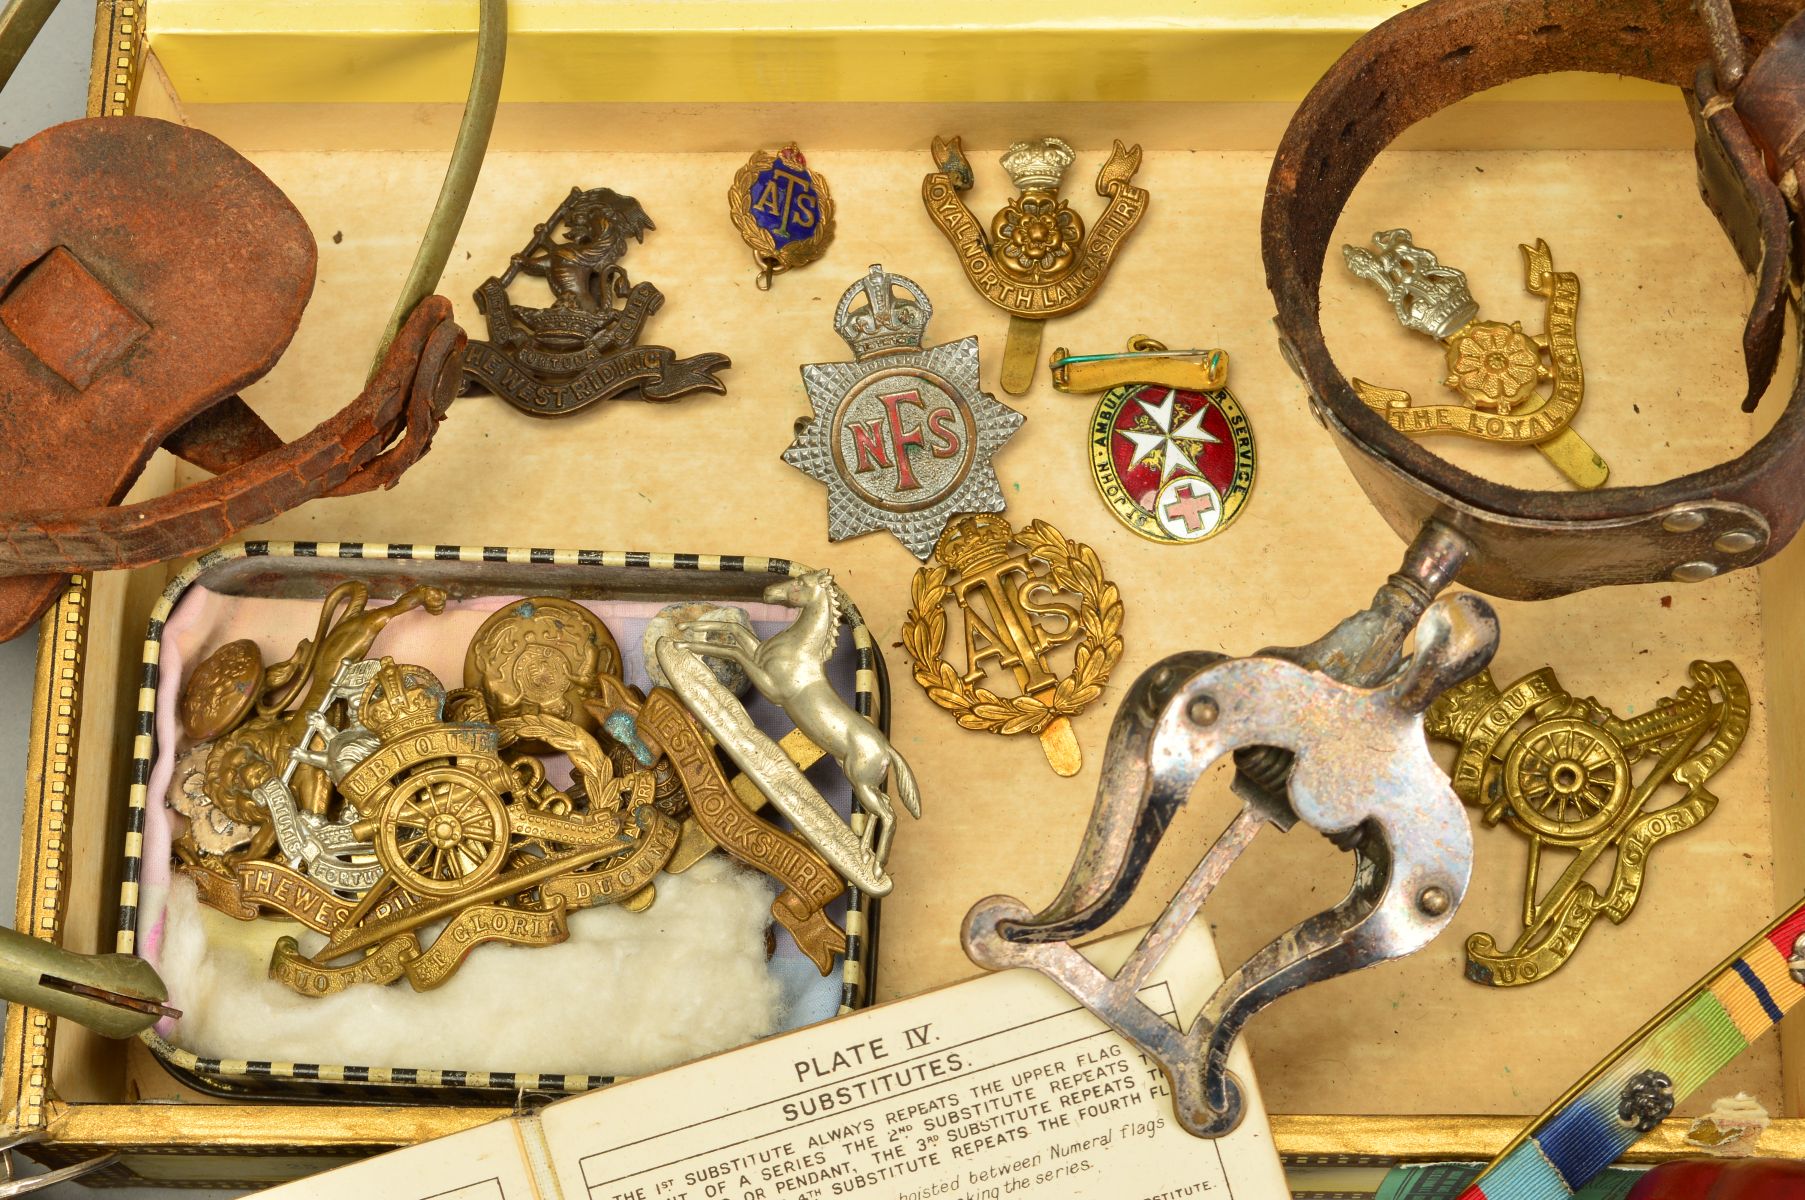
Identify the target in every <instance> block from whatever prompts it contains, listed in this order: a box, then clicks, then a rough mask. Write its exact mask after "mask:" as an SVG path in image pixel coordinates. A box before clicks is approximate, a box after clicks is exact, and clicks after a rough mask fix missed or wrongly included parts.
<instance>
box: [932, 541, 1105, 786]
mask: <svg viewBox="0 0 1805 1200" xmlns="http://www.w3.org/2000/svg"><path fill="white" fill-rule="evenodd" d="M1012 546H1019V547H1020V550H1018V551H1016V552H1014V553H1011V547H1012ZM938 554H939V559H940V561H939V562H938V563H934V564H931V565H929V566H925V567H923V568H921V569H920V570H919V571H917V572H915V581H914V583H913V584H911V585H910V589H909V599H910V606H909V611H908V614H907V615H906V616H904V617H903V627H902V642H903V648H904V649H905V650H907V651H908V654H909V659H910V661H911V663H913V665H914V668H915V682H916V683H919V684H920V685H921V686H922V687H923V688H924V689H925V690H926V691H927V694H928V698H929V699H931V700H933V702H934V703H935V704H938V705H939V706H940V707H941V708H944V709H946V710H947V711H948V712H950V713H952V714H953V715H954V716H955V717H956V718H958V721H959V724H961V725H963V726H965V728H967V729H977V730H982V731H984V732H986V733H1004V734H1010V733H1032V734H1037V735H1038V736H1039V737H1040V745H1041V749H1042V750H1043V751H1044V752H1045V753H1046V756H1047V762H1048V763H1050V764H1051V765H1052V767H1053V770H1054V771H1056V772H1057V773H1059V774H1060V775H1076V774H1077V773H1078V771H1079V769H1080V767H1082V766H1083V758H1082V757H1081V755H1080V753H1079V750H1078V738H1077V735H1076V734H1074V733H1073V732H1072V722H1071V718H1072V717H1074V716H1076V715H1077V714H1078V713H1080V712H1082V711H1084V708H1085V706H1086V705H1088V704H1090V703H1091V702H1092V701H1093V700H1095V699H1097V697H1099V696H1101V695H1102V694H1103V685H1104V684H1105V683H1107V682H1108V681H1109V673H1110V672H1111V671H1112V670H1114V669H1115V665H1116V663H1117V662H1118V661H1120V660H1121V657H1122V597H1121V594H1120V593H1119V592H1118V591H1117V590H1116V585H1115V584H1114V583H1112V582H1111V581H1110V580H1109V579H1107V578H1106V577H1105V576H1104V574H1103V564H1102V562H1101V561H1100V560H1099V559H1098V558H1097V552H1096V551H1095V550H1092V549H1091V548H1090V547H1089V546H1086V545H1084V544H1083V543H1082V542H1074V541H1071V540H1070V539H1068V538H1067V537H1066V536H1065V535H1064V534H1062V533H1060V532H1059V530H1057V529H1055V528H1053V527H1052V526H1051V525H1049V524H1047V523H1046V522H1045V521H1034V522H1032V523H1030V524H1029V525H1028V527H1027V528H1025V529H1023V530H1021V531H1020V532H1016V531H1013V530H1011V529H1010V528H1009V522H1007V521H1005V520H1004V519H1003V518H1001V517H992V516H985V515H972V516H963V517H960V518H958V519H957V520H955V521H954V522H953V523H952V524H950V525H948V526H947V527H946V533H945V535H944V536H943V537H941V539H940V547H939V551H938ZM948 600H951V601H953V603H954V604H955V605H957V606H958V609H959V612H960V615H961V617H962V619H963V634H964V642H965V671H964V673H963V674H961V673H960V672H959V670H958V669H957V668H955V667H954V666H953V665H952V664H951V663H949V662H947V661H946V659H945V658H944V657H943V655H944V653H945V650H946V611H945V605H946V602H947V601H948ZM1074 642H1075V643H1077V649H1076V650H1075V651H1074V652H1073V656H1072V672H1071V674H1069V675H1067V676H1066V677H1065V678H1063V679H1061V678H1060V677H1059V676H1057V675H1055V674H1054V673H1053V671H1052V669H1051V667H1050V665H1049V663H1048V661H1047V652H1048V651H1050V650H1053V649H1055V648H1056V647H1059V646H1064V645H1066V644H1067V643H1074ZM993 660H994V663H995V665H996V667H998V668H999V669H1002V670H1006V671H1008V672H1009V673H1010V674H1011V675H1013V676H1014V678H1015V683H1016V686H1017V688H1019V689H1020V694H1019V695H1017V696H1014V697H1005V696H999V695H998V694H997V693H996V692H993V691H991V690H990V688H988V687H986V686H985V674H986V669H987V667H988V665H989V664H991V663H992V661H993Z"/></svg>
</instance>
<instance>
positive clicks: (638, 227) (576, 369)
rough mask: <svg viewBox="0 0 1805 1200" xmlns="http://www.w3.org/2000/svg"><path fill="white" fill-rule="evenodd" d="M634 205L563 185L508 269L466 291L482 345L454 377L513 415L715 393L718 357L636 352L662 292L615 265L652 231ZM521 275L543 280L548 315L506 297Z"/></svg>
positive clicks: (722, 362)
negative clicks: (483, 334)
mask: <svg viewBox="0 0 1805 1200" xmlns="http://www.w3.org/2000/svg"><path fill="white" fill-rule="evenodd" d="M653 228H655V226H654V225H653V224H652V218H651V217H649V216H647V215H646V211H645V209H644V208H641V207H640V204H639V201H637V200H635V199H633V197H631V196H623V195H621V194H620V193H619V192H616V191H614V190H612V189H611V188H590V189H589V190H588V191H584V190H583V189H582V188H571V189H570V195H568V196H566V197H565V198H564V202H563V203H562V204H560V205H558V207H557V209H556V210H554V211H553V213H552V215H551V216H550V217H548V218H547V219H546V220H545V221H544V222H542V223H540V224H538V225H535V226H534V227H533V236H532V238H531V239H530V240H529V241H528V242H527V244H526V247H525V249H523V250H521V251H520V253H518V254H516V255H514V256H513V257H512V258H511V259H509V260H508V269H507V270H506V271H504V272H502V274H501V275H500V276H499V277H496V276H491V277H490V278H488V279H486V280H484V281H483V286H482V287H480V288H478V289H477V290H476V310H477V311H478V312H480V313H482V314H483V316H484V318H486V319H487V321H488V323H489V340H488V341H486V342H481V341H475V340H472V341H471V342H470V346H469V349H468V350H467V351H466V353H465V359H464V373H465V374H466V375H468V376H469V377H470V378H471V379H473V380H474V381H476V383H478V384H480V385H481V386H483V387H484V388H487V389H488V390H489V391H491V392H494V393H495V394H496V395H498V396H500V397H501V398H502V399H504V400H506V401H507V402H508V403H509V404H512V405H513V406H514V407H515V408H518V409H520V410H521V411H522V412H528V413H532V414H534V415H535V416H542V417H562V416H568V415H569V414H571V413H573V412H576V411H577V410H578V409H583V408H587V407H589V406H590V405H591V404H594V403H595V402H596V401H598V400H616V399H631V400H675V399H677V398H679V397H681V396H687V395H688V394H690V393H691V392H725V391H726V390H727V385H726V384H724V383H722V382H721V381H720V379H719V378H718V377H717V376H718V373H719V372H721V371H724V370H726V369H727V368H728V367H730V366H732V365H733V364H732V363H731V362H730V361H728V358H727V356H726V355H725V354H698V355H696V356H694V357H693V358H678V357H677V356H676V354H675V353H674V352H673V351H671V350H670V349H668V348H666V347H664V346H641V345H639V344H638V343H639V336H640V333H641V331H642V330H643V329H644V326H645V323H646V320H647V318H649V317H650V316H651V315H652V314H653V313H655V312H657V311H658V310H659V309H660V308H661V307H663V306H664V293H662V292H660V291H659V290H658V289H657V288H656V287H654V286H653V285H652V284H650V283H645V282H640V283H633V282H631V281H630V280H629V279H628V278H627V272H626V270H625V269H624V268H623V267H622V266H621V265H620V260H621V257H622V256H623V255H624V254H626V252H627V249H628V246H629V243H630V242H633V241H640V242H643V241H644V240H645V235H646V231H647V230H649V229H653ZM522 275H531V276H536V277H538V278H540V279H543V280H545V282H546V283H547V285H549V286H550V288H551V292H552V303H551V307H549V308H528V307H527V306H525V305H523V304H514V303H511V302H510V301H509V300H508V288H509V287H510V286H511V285H512V284H513V283H514V281H515V280H516V279H518V278H519V277H520V276H522Z"/></svg>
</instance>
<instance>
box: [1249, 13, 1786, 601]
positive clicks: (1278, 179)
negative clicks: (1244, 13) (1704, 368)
mask: <svg viewBox="0 0 1805 1200" xmlns="http://www.w3.org/2000/svg"><path fill="white" fill-rule="evenodd" d="M1796 9H1797V5H1796V4H1793V3H1781V2H1777V0H1762V2H1757V3H1749V4H1744V5H1742V6H1741V7H1740V8H1739V10H1738V17H1739V19H1740V21H1741V27H1742V33H1743V35H1744V38H1745V40H1746V41H1749V42H1750V43H1751V44H1752V45H1754V46H1756V47H1761V46H1765V45H1766V44H1767V43H1768V41H1769V40H1770V39H1772V38H1773V36H1774V35H1775V33H1776V32H1777V31H1779V30H1780V29H1781V28H1782V27H1783V26H1784V25H1785V24H1786V23H1787V22H1788V21H1789V20H1791V19H1792V18H1793V17H1794V15H1795V13H1796ZM1711 56H1712V48H1711V45H1710V42H1709V39H1708V37H1707V36H1706V31H1705V28H1704V25H1703V24H1702V22H1700V21H1699V20H1698V18H1697V17H1696V14H1693V13H1692V12H1691V11H1690V8H1689V6H1680V5H1673V4H1669V3H1662V2H1661V0H1535V2H1534V3H1529V2H1526V0H1425V2H1424V3H1422V4H1420V5H1418V6H1416V7H1414V8H1411V9H1408V10H1406V11H1405V12H1403V13H1400V14H1399V15H1398V16H1395V17H1393V18H1391V19H1390V20H1388V21H1386V22H1385V23H1384V24H1382V25H1380V26H1378V27H1377V28H1375V29H1374V30H1372V31H1371V32H1370V33H1368V34H1367V35H1366V36H1365V37H1363V38H1361V39H1360V40H1359V41H1358V42H1356V43H1355V44H1354V46H1352V47H1351V48H1350V49H1349V50H1348V52H1347V53H1346V54H1345V55H1343V56H1342V58H1341V59H1340V60H1339V61H1338V62H1337V63H1336V64H1335V65H1334V66H1333V67H1331V68H1330V69H1329V71H1328V73H1327V74H1325V75H1324V76H1323V78H1322V80H1321V81H1320V82H1318V83H1317V85H1316V87H1315V88H1314V89H1312V90H1311V92H1310V94H1309V96H1308V97H1306V98H1305V100H1304V102H1303V104H1302V105H1301V106H1300V107H1299V109H1298V111H1297V113H1296V115H1295V116H1294V117H1293V118H1292V121H1291V125H1290V127H1289V128H1288V129H1287V130H1286V133H1285V137H1284V140H1283V141H1282V142H1281V144H1280V146H1279V150H1278V153H1277V156H1276V158H1275V160H1274V162H1273V169H1272V174H1271V177H1270V180H1269V182H1268V184H1267V193H1266V207H1265V212H1264V217H1263V224H1262V239H1263V250H1264V257H1265V263H1266V278H1267V285H1268V287H1269V288H1270V289H1271V291H1272V294H1273V299H1274V300H1275V302H1276V303H1277V306H1278V316H1277V318H1276V320H1277V324H1278V327H1279V336H1280V344H1281V349H1282V350H1283V351H1284V353H1285V355H1286V358H1287V360H1288V361H1289V362H1290V363H1291V364H1292V366H1293V369H1295V370H1296V371H1297V372H1298V374H1299V375H1300V377H1302V379H1303V380H1304V382H1305V384H1306V385H1307V386H1308V388H1309V390H1310V394H1311V401H1312V404H1313V406H1314V407H1315V409H1316V411H1317V413H1318V414H1319V415H1320V416H1321V417H1322V419H1323V422H1324V424H1325V426H1327V428H1328V429H1329V431H1330V433H1331V434H1332V435H1333V436H1334V437H1335V439H1336V442H1337V444H1338V446H1339V448H1340V450H1341V452H1342V456H1343V457H1344V458H1345V459H1346V460H1347V462H1348V465H1349V467H1350V468H1351V469H1352V471H1353V473H1354V475H1355V477H1356V479H1357V480H1358V481H1359V483H1360V485H1361V487H1362V488H1364V489H1365V490H1366V492H1367V494H1368V496H1369V497H1370V498H1371V499H1372V501H1373V503H1374V504H1375V506H1376V507H1377V508H1378V509H1379V511H1380V512H1381V514H1382V515H1383V516H1384V517H1385V519H1386V520H1387V521H1388V522H1389V523H1390V524H1391V525H1392V527H1393V528H1394V529H1395V530H1397V531H1398V532H1399V534H1400V535H1402V536H1403V537H1405V538H1406V539H1408V538H1410V537H1413V536H1414V535H1415V534H1416V532H1417V530H1418V529H1419V528H1421V526H1422V525H1423V523H1424V522H1425V521H1427V520H1430V519H1439V520H1441V521H1443V522H1444V523H1445V524H1447V525H1449V526H1450V527H1452V528H1454V529H1455V530H1457V531H1458V532H1459V533H1461V534H1462V535H1463V536H1465V537H1466V538H1467V539H1468V540H1469V541H1470V542H1471V543H1472V545H1473V549H1474V551H1475V553H1474V554H1473V555H1472V556H1471V558H1470V559H1469V565H1468V566H1467V567H1466V569H1465V570H1464V571H1463V572H1462V573H1461V575H1460V581H1461V582H1463V583H1465V584H1466V585H1468V586H1469V587H1473V588H1476V589H1478V590H1480V591H1485V592H1490V593H1492V594H1494V595H1499V596H1505V597H1510V598H1516V599H1540V598H1545V597H1551V596H1559V595H1564V594H1567V593H1570V592H1575V591H1580V590H1583V589H1585V588H1590V587H1596V586H1600V585H1603V584H1618V583H1642V582H1652V581H1655V580H1666V579H1671V578H1675V577H1676V572H1678V573H1679V574H1678V575H1677V577H1680V578H1688V577H1700V576H1702V575H1707V574H1713V573H1718V572H1722V571H1728V570H1735V569H1739V568H1741V567H1746V566H1751V565H1753V564H1755V563H1757V562H1760V561H1762V560H1763V559H1765V558H1767V557H1769V556H1770V555H1772V554H1773V553H1775V552H1776V551H1778V550H1779V549H1780V548H1781V547H1782V546H1784V545H1785V544H1786V543H1787V541H1789V540H1790V539H1791V537H1792V535H1793V533H1794V532H1795V531H1796V530H1797V528H1798V526H1799V523H1800V520H1801V519H1802V518H1805V475H1802V472H1805V375H1801V376H1800V377H1799V379H1798V381H1797V382H1796V384H1795V387H1794V389H1793V394H1792V396H1791V397H1790V398H1789V400H1788V403H1787V405H1786V408H1785V410H1784V411H1783V412H1782V413H1781V414H1780V416H1779V418H1778V420H1777V421H1776V423H1775V424H1774V426H1773V427H1772V428H1771V429H1770V430H1769V432H1768V433H1767V434H1766V435H1765V436H1764V437H1763V438H1762V439H1761V440H1760V441H1759V442H1758V443H1757V444H1756V445H1755V446H1754V447H1752V448H1751V449H1750V450H1749V451H1748V452H1747V453H1745V454H1743V455H1742V456H1741V457H1740V458H1737V459H1734V460H1732V461H1731V462H1728V463H1724V464H1722V465H1719V466H1716V467H1712V468H1710V469H1709V470H1705V471H1699V472H1696V473H1694V474H1690V475H1686V476H1683V477H1681V478H1678V479H1673V480H1670V481H1668V482H1666V483H1662V484H1656V485H1651V486H1638V487H1613V488H1602V489H1599V490H1598V491H1595V492H1584V493H1572V492H1548V491H1527V490H1524V489H1520V488H1513V487H1506V486H1503V485H1500V484H1496V483H1491V482H1489V481H1487V480H1484V479H1481V478H1479V477H1477V476H1475V475H1472V474H1470V473H1468V472H1466V471H1463V470H1461V469H1460V468H1458V467H1456V466H1454V465H1453V464H1452V463H1449V462H1447V461H1446V460H1444V459H1442V458H1440V457H1439V456H1437V455H1435V454H1434V453H1432V452H1431V451H1429V450H1427V449H1424V448H1423V447H1421V446H1419V445H1417V444H1415V443H1413V442H1411V441H1409V440H1408V439H1406V438H1405V437H1403V436H1402V435H1401V434H1399V433H1397V432H1395V431H1394V430H1392V429H1391V428H1390V427H1389V426H1388V425H1387V424H1386V423H1385V422H1384V421H1383V420H1382V419H1381V418H1380V417H1379V416H1378V415H1377V414H1375V413H1373V412H1372V411H1371V410H1369V409H1368V408H1367V407H1366V406H1365V405H1364V404H1363V403H1361V401H1360V400H1359V398H1358V397H1357V396H1356V395H1355V394H1354V391H1353V389H1352V387H1351V386H1350V385H1349V384H1348V381H1347V379H1346V378H1345V377H1344V376H1343V375H1342V374H1341V372H1340V371H1339V370H1338V369H1337V368H1336V367H1335V364H1334V362H1333V360H1332V359H1331V358H1330V356H1329V352H1328V349H1327V347H1326V346H1325V345H1324V343H1323V337H1322V325H1321V318H1320V302H1319V296H1318V292H1319V288H1320V284H1321V279H1322V269H1323V262H1324V257H1325V255H1326V253H1327V251H1328V249H1329V246H1330V240H1331V238H1332V236H1333V233H1334V228H1335V222H1336V219H1337V217H1338V216H1339V215H1340V213H1341V210H1342V208H1343V206H1344V204H1345V203H1346V201H1347V198H1348V196H1349V195H1350V194H1351V193H1352V192H1353V190H1354V186H1355V185H1356V184H1357V183H1358V182H1359V180H1360V177H1361V176H1362V175H1363V174H1364V173H1365V171H1366V168H1367V167H1368V166H1369V165H1370V164H1371V163H1372V161H1373V159H1374V158H1375V157H1376V156H1377V155H1378V153H1379V151H1380V150H1382V149H1383V148H1384V147H1385V146H1387V145H1388V144H1390V142H1391V141H1392V140H1393V139H1394V138H1396V137H1397V136H1398V134H1400V133H1402V132H1403V131H1404V130H1405V129H1407V128H1409V127H1410V126H1411V125H1412V124H1414V123H1416V122H1417V121H1420V120H1422V119H1423V118H1425V117H1427V116H1429V115H1431V114H1433V113H1435V112H1437V111H1439V110H1440V109H1442V108H1445V107H1447V106H1448V105H1450V104H1453V103H1454V102H1456V101H1458V100H1461V99H1464V98H1465V97H1467V96H1470V95H1473V94H1474V93H1476V92H1479V91H1482V90H1484V89H1486V88H1490V87H1495V86H1497V85H1499V84H1502V83H1507V82H1509V81H1511V80H1513V79H1518V78H1521V77H1523V76H1527V75H1537V74H1544V73H1548V72H1552V71H1596V72H1606V73H1614V74H1622V75H1633V76H1636V77H1639V78H1643V79H1650V80H1654V81H1656V82H1661V83H1669V84H1673V85H1675V86H1678V87H1687V86H1690V85H1691V84H1692V83H1693V80H1694V76H1695V73H1696V72H1697V70H1698V67H1699V64H1701V63H1705V62H1707V61H1709V60H1710V59H1711ZM1766 69H1768V64H1767V61H1766V60H1757V62H1756V63H1755V64H1754V66H1753V67H1751V68H1750V71H1749V77H1748V79H1747V80H1746V81H1745V82H1744V84H1743V86H1742V88H1741V89H1740V90H1739V91H1738V94H1737V98H1736V106H1737V111H1738V112H1743V113H1744V114H1745V116H1746V113H1747V111H1750V109H1749V108H1745V105H1746V106H1753V108H1752V111H1755V112H1756V113H1757V122H1756V123H1761V122H1763V121H1765V123H1766V125H1767V127H1770V128H1775V129H1779V128H1790V126H1789V125H1786V124H1785V123H1784V121H1781V120H1778V119H1775V118H1766V117H1763V116H1761V115H1760V114H1762V112H1763V110H1762V109H1761V108H1760V103H1761V102H1760V100H1759V99H1758V98H1757V97H1758V96H1759V95H1760V93H1761V92H1762V89H1763V83H1762V77H1763V72H1764V70H1766ZM1775 70H1778V68H1775ZM1784 78H1787V79H1791V80H1793V81H1796V82H1805V75H1802V74H1793V73H1791V72H1790V70H1789V71H1787V72H1785V73H1784ZM1774 93H1775V94H1776V95H1778V94H1779V88H1778V87H1775V88H1774ZM1725 115H1726V116H1728V117H1730V118H1732V119H1734V114H1725ZM1717 119H1718V118H1716V117H1713V118H1711V120H1714V121H1715V120H1717ZM1794 140H1795V141H1796V139H1794ZM1793 144H1794V143H1793V141H1786V142H1782V143H1781V145H1782V147H1783V148H1787V147H1790V146H1791V145H1793ZM1728 161H1729V163H1730V165H1731V166H1732V167H1735V168H1738V169H1742V170H1746V162H1744V163H1739V162H1738V160H1737V159H1736V158H1735V156H1734V155H1732V156H1730V157H1729V159H1728ZM1789 165H1790V164H1789V163H1788V162H1786V161H1781V162H1779V163H1778V164H1777V166H1778V168H1779V170H1778V172H1777V176H1784V174H1785V172H1786V170H1787V169H1788V168H1789ZM1760 174H1762V175H1765V172H1761V173H1760ZM1751 186H1754V185H1751ZM1757 190H1758V189H1757ZM1771 215H1772V214H1771V211H1770V217H1771ZM1760 236H1761V237H1763V238H1768V239H1772V238H1776V237H1777V238H1780V239H1781V240H1780V241H1779V244H1778V246H1777V247H1776V246H1773V245H1764V250H1763V252H1764V253H1768V254H1775V253H1776V252H1777V253H1778V255H1779V257H1780V258H1781V259H1782V260H1789V259H1790V258H1791V245H1790V234H1789V233H1782V232H1780V231H1779V230H1778V229H1776V228H1775V226H1774V224H1773V223H1772V221H1771V220H1770V221H1769V222H1768V223H1767V224H1766V225H1765V226H1764V227H1763V229H1762V230H1761V231H1760ZM1766 294H1767V295H1768V296H1769V298H1770V300H1771V298H1772V296H1773V291H1772V289H1771V288H1770V289H1769V291H1768V292H1767V293H1766ZM1775 311H1776V312H1777V310H1775ZM1756 315H1757V316H1759V315H1760V313H1759V312H1758V313H1757V314H1756ZM1771 338H1772V333H1771V331H1767V330H1761V331H1758V334H1757V335H1752V343H1751V344H1754V343H1759V344H1758V345H1756V349H1757V350H1762V349H1763V348H1764V347H1765V346H1766V345H1767V344H1768V339H1771ZM1759 367H1760V362H1759V361H1758V357H1757V356H1755V355H1751V370H1758V369H1759ZM1769 369H1771V367H1770V368H1769Z"/></svg>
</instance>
